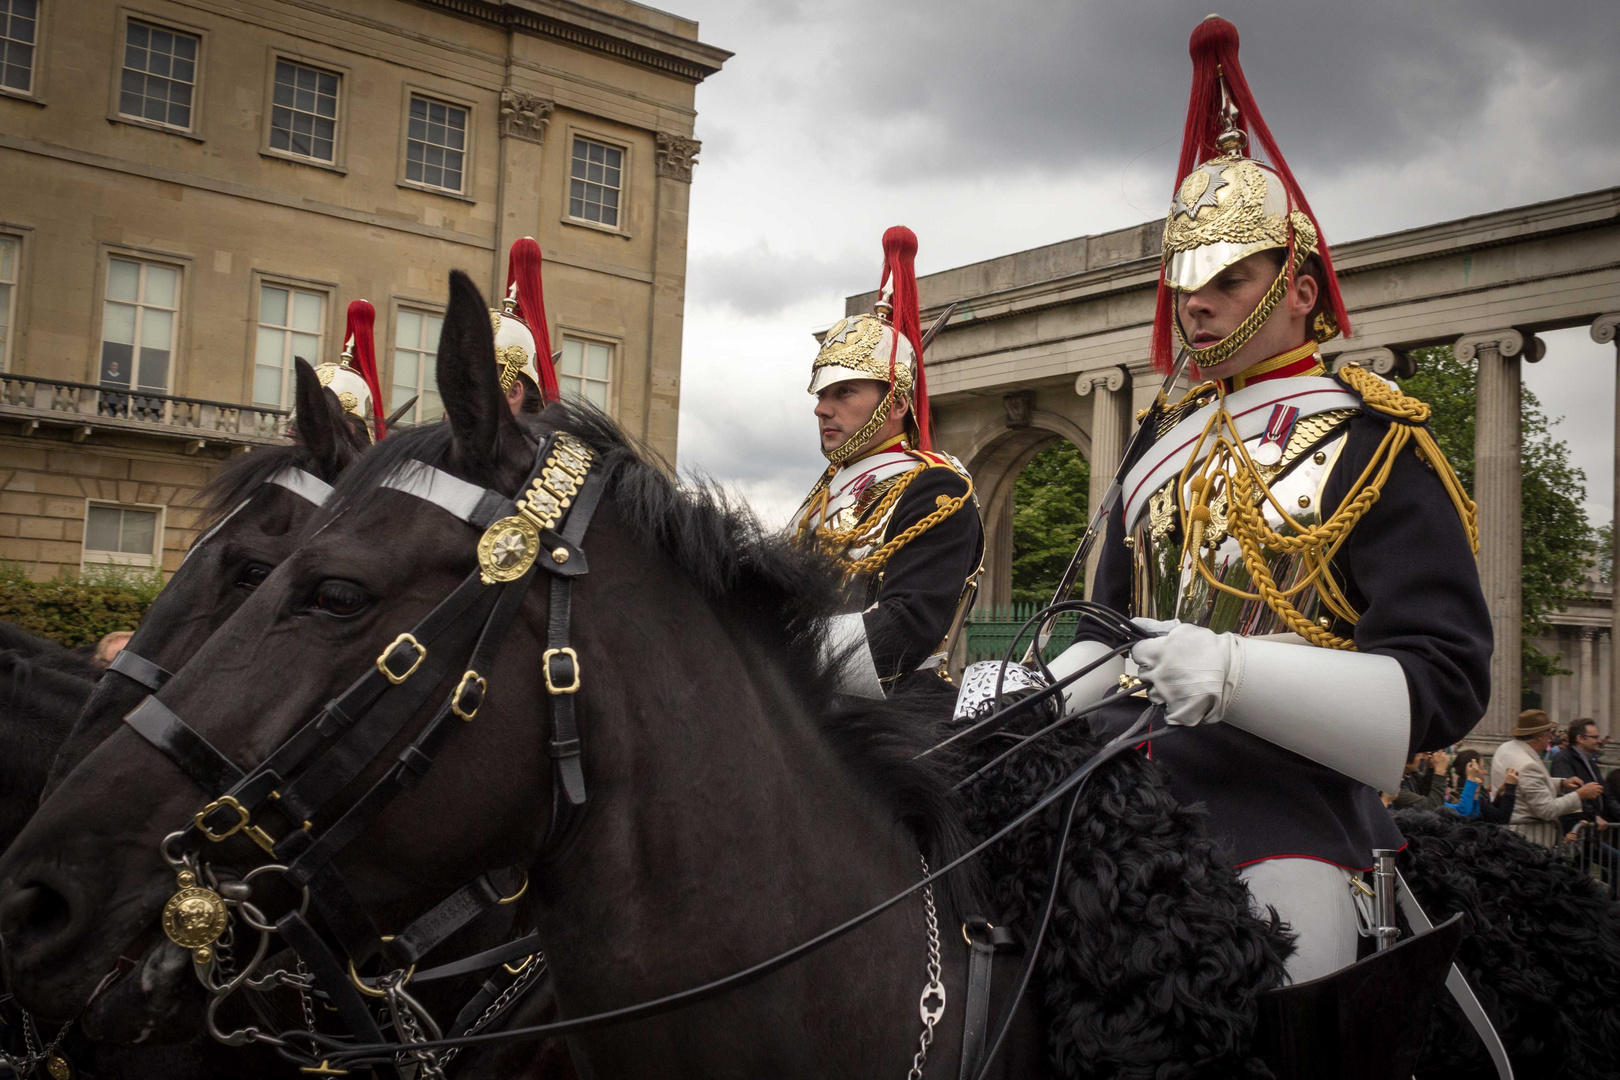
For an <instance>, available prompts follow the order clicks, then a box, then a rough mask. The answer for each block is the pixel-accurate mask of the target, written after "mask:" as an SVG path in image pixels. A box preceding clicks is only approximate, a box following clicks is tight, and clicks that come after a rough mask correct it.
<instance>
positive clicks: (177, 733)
mask: <svg viewBox="0 0 1620 1080" xmlns="http://www.w3.org/2000/svg"><path fill="white" fill-rule="evenodd" d="M124 723H126V724H128V725H129V726H130V727H132V728H134V729H135V733H136V734H138V735H139V736H140V737H141V738H143V739H145V740H146V741H147V742H149V743H151V744H152V745H153V746H155V747H157V748H158V749H159V750H161V751H162V752H163V755H164V756H165V757H167V758H168V759H169V760H170V761H172V762H174V763H175V764H176V765H178V766H179V767H180V771H181V772H183V773H185V774H186V775H187V776H189V777H191V779H192V780H194V781H196V783H197V784H198V786H199V787H201V788H202V789H203V790H204V791H206V792H208V794H209V795H210V796H217V795H219V794H220V792H222V791H224V790H226V789H227V788H229V787H231V786H233V785H235V784H237V783H239V782H240V781H241V779H242V770H241V769H238V768H237V767H236V766H235V765H233V764H232V763H231V760H230V759H229V758H227V757H226V756H225V755H224V754H222V753H220V752H219V751H218V750H216V749H214V747H213V744H212V743H210V742H209V741H208V740H207V739H205V738H203V737H202V736H201V735H199V734H197V732H196V731H195V730H193V729H192V727H191V726H190V725H189V724H187V723H186V722H185V721H184V720H182V719H180V718H179V717H178V716H176V715H175V714H174V713H173V712H171V711H170V710H169V707H168V706H167V705H165V704H163V702H161V701H159V700H158V699H157V698H155V697H151V696H148V697H147V698H145V699H144V700H143V701H142V702H141V703H140V704H139V705H137V706H135V707H134V708H133V709H131V710H130V711H129V712H128V714H126V715H125V716H124Z"/></svg>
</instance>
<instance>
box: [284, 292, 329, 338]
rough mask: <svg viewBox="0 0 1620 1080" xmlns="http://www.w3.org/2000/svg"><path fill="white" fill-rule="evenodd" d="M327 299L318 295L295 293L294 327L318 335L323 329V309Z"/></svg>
mask: <svg viewBox="0 0 1620 1080" xmlns="http://www.w3.org/2000/svg"><path fill="white" fill-rule="evenodd" d="M325 299H326V298H325V297H323V296H321V295H320V294H318V293H307V292H295V293H293V321H292V325H293V326H296V327H297V328H298V329H300V330H308V331H311V332H313V333H318V332H319V331H320V329H321V308H322V307H323V306H325V305H324V304H323V301H324V300H325Z"/></svg>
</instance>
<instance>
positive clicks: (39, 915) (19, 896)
mask: <svg viewBox="0 0 1620 1080" xmlns="http://www.w3.org/2000/svg"><path fill="white" fill-rule="evenodd" d="M71 914H72V909H71V907H70V905H69V904H68V899H67V897H65V896H63V895H62V894H61V893H59V892H57V891H56V890H55V889H53V888H51V887H50V886H49V885H45V884H41V883H37V882H36V883H35V884H32V885H23V886H21V887H19V888H17V889H15V890H14V891H13V892H12V894H11V895H10V896H8V897H6V900H5V904H4V906H0V934H3V935H4V936H6V937H8V938H12V937H15V936H17V935H19V934H22V935H26V936H29V937H34V938H51V937H54V936H55V935H56V934H57V933H59V932H61V931H63V930H65V929H67V925H68V920H69V917H70V915H71Z"/></svg>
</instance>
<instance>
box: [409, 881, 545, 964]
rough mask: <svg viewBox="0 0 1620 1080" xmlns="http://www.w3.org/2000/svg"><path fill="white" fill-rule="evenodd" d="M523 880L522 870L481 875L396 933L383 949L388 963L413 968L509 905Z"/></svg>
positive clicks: (521, 885)
mask: <svg viewBox="0 0 1620 1080" xmlns="http://www.w3.org/2000/svg"><path fill="white" fill-rule="evenodd" d="M523 881H524V877H523V873H522V871H520V870H512V869H506V870H491V871H488V872H486V873H482V874H479V875H478V876H477V877H475V878H473V879H472V880H471V881H469V882H467V884H465V885H463V886H462V887H461V888H459V889H457V890H456V891H455V892H453V893H451V894H450V895H449V896H447V897H445V898H444V899H443V900H441V901H439V902H438V903H437V904H435V905H434V906H433V907H432V909H431V910H429V911H428V912H427V913H426V914H423V915H419V916H417V918H416V920H415V921H414V922H412V923H411V925H409V926H407V927H406V928H405V929H403V930H401V931H400V932H399V933H397V934H395V935H394V940H392V941H390V942H389V943H388V944H387V945H386V946H384V948H383V953H384V955H385V957H386V959H387V962H388V963H389V964H390V965H391V966H393V967H396V968H408V967H411V966H412V965H413V964H415V963H417V962H418V961H419V960H421V959H422V957H424V956H426V955H427V954H428V953H430V952H432V951H433V950H434V949H435V948H436V947H437V946H439V945H440V944H442V943H443V942H444V940H445V939H446V938H448V937H449V936H450V935H451V934H454V933H455V932H456V931H457V930H460V929H461V928H462V927H463V926H466V925H467V924H468V923H470V922H472V921H473V920H474V919H476V918H478V916H480V915H482V914H483V913H484V912H486V911H488V910H490V909H491V908H493V907H497V906H499V905H500V904H501V903H503V902H506V901H507V900H508V898H509V897H511V896H513V895H514V894H516V893H517V892H518V891H519V890H520V889H521V888H522V887H523ZM503 890H504V891H503ZM491 962H492V963H493V961H491ZM473 970H474V971H476V970H478V969H477V968H474V969H473Z"/></svg>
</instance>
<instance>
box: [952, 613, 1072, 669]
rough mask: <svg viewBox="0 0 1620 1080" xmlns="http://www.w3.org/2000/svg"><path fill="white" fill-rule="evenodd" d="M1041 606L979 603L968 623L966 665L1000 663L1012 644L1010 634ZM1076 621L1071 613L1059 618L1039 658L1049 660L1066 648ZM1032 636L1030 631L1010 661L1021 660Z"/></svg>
mask: <svg viewBox="0 0 1620 1080" xmlns="http://www.w3.org/2000/svg"><path fill="white" fill-rule="evenodd" d="M1044 606H1045V605H1044V604H1037V603H1035V602H1033V601H1022V602H1019V603H1014V604H998V605H995V606H988V605H984V604H981V605H979V606H977V607H975V608H974V609H973V614H972V615H970V616H968V621H967V662H968V663H970V664H971V663H973V662H974V661H975V660H1000V659H1001V658H1002V657H1003V656H1005V655H1007V646H1009V645H1011V644H1012V640H1013V635H1014V634H1016V633H1018V628H1019V627H1020V626H1023V625H1024V622H1025V620H1027V619H1028V618H1029V617H1030V616H1031V615H1034V614H1035V613H1036V612H1037V611H1039V610H1040V609H1041V608H1042V607H1044ZM1075 618H1076V617H1075V616H1074V615H1073V614H1069V615H1064V616H1062V617H1060V618H1059V619H1058V623H1057V629H1055V630H1054V631H1052V639H1051V641H1049V642H1048V643H1047V646H1046V648H1045V649H1043V650H1042V655H1043V656H1044V657H1045V658H1046V659H1048V660H1050V659H1052V658H1053V657H1054V656H1056V655H1057V654H1058V653H1060V652H1062V651H1063V650H1064V648H1066V647H1067V646H1068V644H1069V641H1070V640H1071V639H1072V638H1073V637H1074V625H1075ZM1033 633H1034V631H1033V630H1031V631H1030V633H1029V634H1025V635H1024V639H1023V641H1022V642H1021V643H1020V644H1019V647H1018V651H1017V653H1016V654H1015V655H1014V657H1013V659H1015V660H1018V659H1022V658H1023V655H1024V650H1025V649H1026V648H1028V646H1029V639H1030V634H1033Z"/></svg>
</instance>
